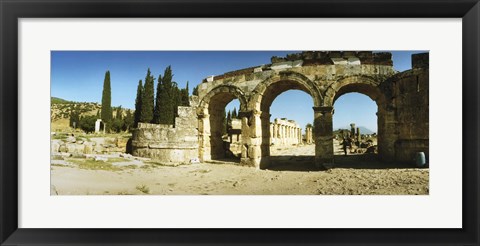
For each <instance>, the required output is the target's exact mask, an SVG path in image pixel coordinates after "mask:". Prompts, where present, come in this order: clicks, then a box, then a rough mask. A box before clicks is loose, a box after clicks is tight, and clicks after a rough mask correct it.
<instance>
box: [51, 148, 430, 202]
mask: <svg viewBox="0 0 480 246" xmlns="http://www.w3.org/2000/svg"><path fill="white" fill-rule="evenodd" d="M335 145H336V154H338V155H336V156H335V163H334V167H333V168H331V169H329V170H327V171H319V170H317V169H316V168H315V167H314V165H313V164H312V163H313V153H314V145H306V146H299V147H291V148H274V147H272V149H271V151H272V156H271V160H272V163H273V164H274V165H273V166H272V167H270V168H269V169H267V170H256V169H255V168H251V167H243V166H238V165H236V164H235V162H231V163H228V162H221V161H218V162H216V163H197V164H189V165H180V166H164V165H161V164H159V163H154V162H148V161H146V162H142V161H138V160H134V161H121V160H117V162H115V163H113V165H110V164H109V163H105V164H102V162H94V163H93V165H92V163H91V162H85V163H83V162H82V161H83V160H71V162H70V161H69V160H66V161H53V160H52V166H51V194H52V195H146V194H152V195H153V194H155V195H157V194H158V195H307V194H311V195H359V194H365V195H377V194H382V195H403V194H405V195H407V194H408V195H410V194H411V195H427V194H428V193H429V169H427V168H414V167H412V166H407V165H396V164H391V163H390V164H385V163H380V162H377V161H376V160H375V159H376V158H375V156H374V155H348V156H342V155H340V154H341V150H340V149H339V145H338V143H335ZM117 159H118V158H117ZM65 163H68V165H64V164H65Z"/></svg>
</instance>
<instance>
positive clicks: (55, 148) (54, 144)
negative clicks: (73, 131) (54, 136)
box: [50, 140, 63, 153]
mask: <svg viewBox="0 0 480 246" xmlns="http://www.w3.org/2000/svg"><path fill="white" fill-rule="evenodd" d="M62 144H63V141H61V140H52V141H51V143H50V148H51V150H50V151H51V153H57V152H60V146H61V145H62Z"/></svg>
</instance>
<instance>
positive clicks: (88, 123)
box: [79, 115, 97, 133]
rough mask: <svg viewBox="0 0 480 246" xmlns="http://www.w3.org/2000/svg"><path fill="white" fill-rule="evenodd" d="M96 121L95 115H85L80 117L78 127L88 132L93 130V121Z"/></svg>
mask: <svg viewBox="0 0 480 246" xmlns="http://www.w3.org/2000/svg"><path fill="white" fill-rule="evenodd" d="M96 121H97V117H96V116H94V115H87V116H85V117H82V118H81V119H80V124H79V127H80V129H82V130H83V131H85V132H86V133H90V132H93V131H95V122H96Z"/></svg>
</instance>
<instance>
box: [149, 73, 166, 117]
mask: <svg viewBox="0 0 480 246" xmlns="http://www.w3.org/2000/svg"><path fill="white" fill-rule="evenodd" d="M164 90H165V89H164V88H163V83H162V75H161V74H160V75H158V81H157V94H156V96H155V109H154V110H153V120H152V123H154V124H160V115H161V114H162V108H163V106H162V103H164V102H162V100H161V98H162V97H164V96H166V95H165V91H164Z"/></svg>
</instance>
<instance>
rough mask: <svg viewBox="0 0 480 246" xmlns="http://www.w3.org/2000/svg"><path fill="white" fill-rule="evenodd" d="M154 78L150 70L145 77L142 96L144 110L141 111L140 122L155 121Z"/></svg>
mask: <svg viewBox="0 0 480 246" xmlns="http://www.w3.org/2000/svg"><path fill="white" fill-rule="evenodd" d="M153 104H154V96H153V76H152V75H151V73H150V68H149V69H148V71H147V76H146V77H145V85H144V87H143V95H142V110H141V111H140V112H141V113H140V122H145V123H150V122H152V120H153Z"/></svg>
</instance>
